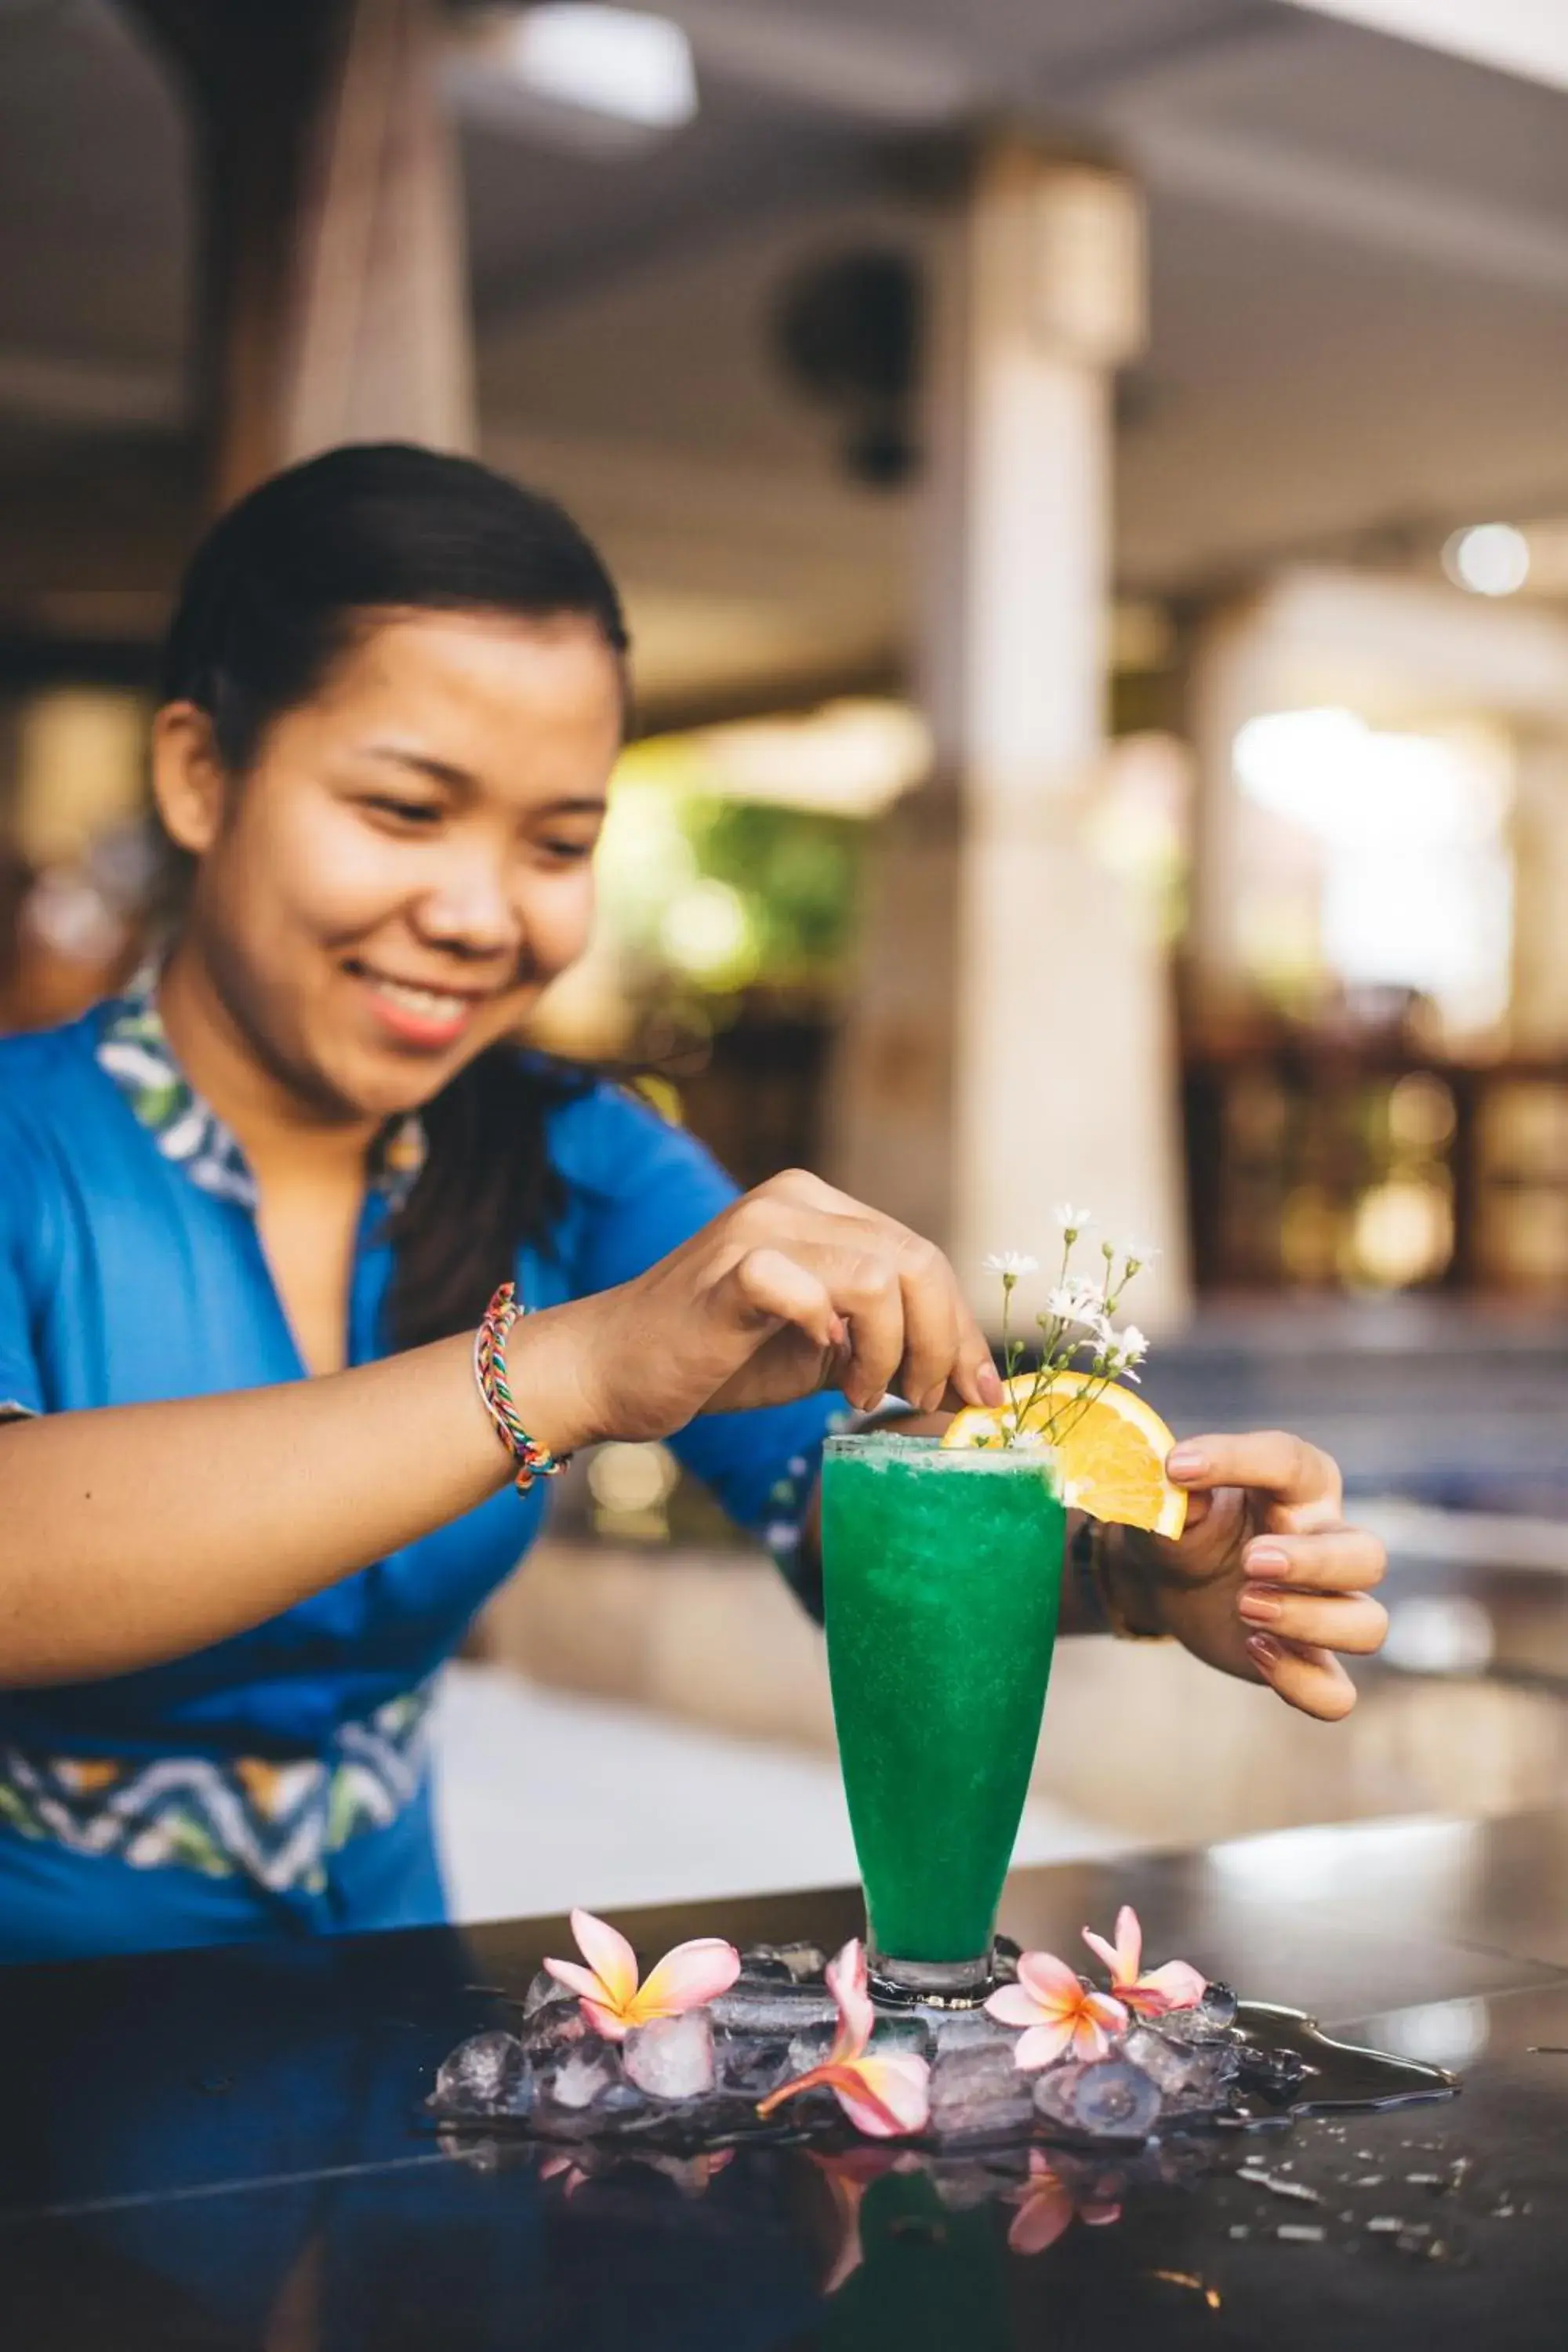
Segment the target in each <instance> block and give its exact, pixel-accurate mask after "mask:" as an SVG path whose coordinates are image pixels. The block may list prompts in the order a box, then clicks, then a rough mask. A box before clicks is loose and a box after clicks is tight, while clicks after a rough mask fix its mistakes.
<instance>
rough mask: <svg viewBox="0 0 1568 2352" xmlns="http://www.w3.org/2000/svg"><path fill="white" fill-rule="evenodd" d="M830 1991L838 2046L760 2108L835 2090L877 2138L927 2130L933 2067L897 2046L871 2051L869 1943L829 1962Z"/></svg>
mask: <svg viewBox="0 0 1568 2352" xmlns="http://www.w3.org/2000/svg"><path fill="white" fill-rule="evenodd" d="M827 1990H828V1991H829V1992H830V1993H831V1994H832V1995H833V1999H834V2003H835V2006H836V2007H837V2011H838V2030H837V2032H836V2033H835V2034H834V2037H833V2047H832V2049H831V2050H830V2051H829V2052H828V2053H827V2056H826V2059H825V2060H824V2062H823V2063H822V2064H821V2065H820V2066H811V2067H808V2068H807V2069H806V2072H805V2074H797V2075H796V2076H795V2080H794V2081H793V2082H790V2083H784V2084H781V2086H780V2087H779V2089H778V2090H776V2091H773V2092H770V2094H769V2095H768V2096H767V2097H766V2098H765V2099H763V2100H762V2101H761V2102H760V2103H759V2105H758V2107H757V2113H758V2115H759V2116H763V2117H764V2118H765V2117H767V2116H771V2115H772V2113H773V2109H774V2108H775V2107H776V2106H780V2105H782V2104H783V2103H784V2100H785V2099H794V2098H796V2097H798V2096H799V2095H800V2093H801V2092H802V2091H816V2090H824V2091H831V2092H832V2093H833V2095H834V2097H835V2098H836V2099H837V2102H838V2104H839V2105H840V2106H841V2107H842V2108H843V2110H844V2112H845V2114H846V2115H847V2116H848V2118H849V2120H850V2122H851V2123H852V2124H853V2125H854V2126H855V2128H856V2130H857V2131H863V2132H868V2133H869V2134H870V2136H871V2137H872V2138H873V2139H896V2138H897V2137H899V2136H900V2134H901V2133H904V2132H918V2131H923V2130H924V2129H925V2125H926V2117H927V2116H928V2115H929V2113H930V2106H931V2103H930V2099H929V2096H928V2084H929V2082H930V2079H931V2068H930V2067H929V2066H928V2065H927V2063H926V2062H925V2060H924V2059H923V2058H917V2057H916V2056H915V2055H914V2053H913V2052H912V2051H908V2050H893V2051H889V2053H888V2054H887V2055H886V2056H885V2057H884V2056H881V2055H873V2054H872V2053H870V2051H869V2050H868V2043H869V2042H870V2039H871V2029H872V2027H873V2026H874V2025H875V2023H876V2021H877V2019H876V2012H875V2011H874V2010H873V2009H872V2007H871V1996H870V1994H869V1992H868V1990H867V1989H866V1947H865V1945H864V1944H862V1943H861V1942H859V1940H858V1938H857V1939H854V1940H852V1941H850V1942H849V1943H847V1944H846V1945H845V1947H844V1949H843V1950H842V1951H841V1952H840V1953H839V1955H838V1957H837V1959H836V1960H834V1961H832V1962H831V1963H830V1964H829V1967H828V1970H827Z"/></svg>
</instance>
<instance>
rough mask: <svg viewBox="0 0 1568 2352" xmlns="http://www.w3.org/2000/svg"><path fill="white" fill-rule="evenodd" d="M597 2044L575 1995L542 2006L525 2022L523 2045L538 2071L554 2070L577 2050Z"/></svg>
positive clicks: (596, 2037) (544, 2003)
mask: <svg viewBox="0 0 1568 2352" xmlns="http://www.w3.org/2000/svg"><path fill="white" fill-rule="evenodd" d="M598 2041H599V2036H598V2034H597V2033H595V2031H594V2028H593V2027H592V2026H591V2025H590V2024H589V2022H588V2020H587V2019H586V2018H585V2017H584V2014H583V2011H582V2006H581V2004H580V2003H579V2001H578V2000H577V1997H576V1995H575V1994H574V1993H573V1994H568V1996H567V1998H566V1999H565V2000H547V2001H543V2002H541V2004H540V2005H539V2006H538V2007H537V2008H536V2009H535V2010H534V2011H533V2012H532V2014H531V2016H529V2017H525V2018H524V2020H523V2024H522V2045H523V2048H524V2049H525V2050H526V2051H527V2053H528V2058H529V2063H530V2064H531V2066H532V2067H533V2068H534V2069H535V2070H536V2071H537V2070H539V2069H540V2068H542V2067H549V2066H554V2065H556V2064H557V2063H559V2062H560V2061H561V2060H562V2059H563V2058H567V2057H569V2056H570V2055H571V2053H572V2052H573V2051H574V2050H578V2049H582V2048H583V2047H584V2046H585V2045H586V2044H587V2043H589V2042H594V2043H597V2042H598Z"/></svg>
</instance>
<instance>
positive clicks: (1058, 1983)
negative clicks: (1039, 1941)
mask: <svg viewBox="0 0 1568 2352" xmlns="http://www.w3.org/2000/svg"><path fill="white" fill-rule="evenodd" d="M985 2007H986V2011H987V2012H988V2014H989V2015H990V2016H992V2017H994V2018H995V2019H996V2020H997V2021H999V2022H1000V2023H1001V2024H1003V2025H1021V2026H1022V2027H1023V2028H1024V2029H1025V2030H1024V2032H1023V2033H1022V2034H1021V2035H1020V2036H1019V2039H1018V2044H1017V2047H1016V2050H1015V2051H1014V2053H1013V2063H1014V2064H1015V2065H1016V2066H1021V2067H1022V2068H1023V2069H1024V2070H1025V2072H1026V2073H1029V2072H1032V2071H1033V2070H1034V2069H1035V2068H1036V2067H1038V2066H1048V2065H1050V2063H1052V2061H1053V2060H1054V2059H1057V2058H1063V2057H1067V2056H1068V2055H1069V2054H1070V2055H1071V2056H1072V2057H1074V2058H1081V2059H1085V2060H1087V2059H1090V2058H1103V2057H1104V2056H1105V2053H1106V2052H1107V2051H1108V2050H1109V2049H1110V2037H1111V2035H1112V2034H1113V2033H1120V2032H1121V2029H1122V2027H1123V2026H1124V2025H1125V2024H1126V2022H1127V2011H1125V2010H1124V2009H1123V2008H1122V2006H1121V2002H1120V2001H1119V2000H1112V1999H1111V1997H1110V1993H1108V1992H1094V1991H1091V1990H1090V1989H1089V1986H1088V1985H1086V1984H1085V1983H1084V1982H1083V1979H1081V1978H1080V1977H1079V1975H1078V1974H1077V1972H1076V1970H1074V1969H1069V1968H1068V1964H1067V1962H1066V1961H1065V1960H1058V1958H1057V1956H1056V1954H1055V1953H1054V1952H1026V1953H1025V1954H1024V1955H1023V1957H1022V1958H1020V1960H1019V1962H1018V1981H1017V1983H1016V1984H1009V1985H1000V1986H998V1988H997V1990H995V1991H994V1993H993V1994H992V1996H991V1998H990V2000H988V2001H987V2002H986V2004H985Z"/></svg>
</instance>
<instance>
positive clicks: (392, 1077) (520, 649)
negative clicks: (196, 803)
mask: <svg viewBox="0 0 1568 2352" xmlns="http://www.w3.org/2000/svg"><path fill="white" fill-rule="evenodd" d="M621 723H622V698H621V681H620V677H619V673H618V669H617V666H616V657H615V656H614V655H613V654H612V652H611V651H610V649H609V647H608V646H607V645H606V644H605V639H604V636H603V635H602V634H601V632H600V631H599V629H598V628H597V627H596V625H595V624H594V623H593V622H592V621H591V620H588V619H586V618H584V617H580V616H577V615H569V616H562V617H559V618H556V619H552V620H542V621H538V622H523V621H514V620H510V619H506V618H502V617H493V618H492V617H490V616H488V615H487V616H475V615H472V614H416V615H413V616H410V617H408V618H393V619H388V620H386V621H384V622H383V623H380V624H378V625H374V626H373V627H372V628H370V629H369V630H368V631H367V632H366V633H365V634H364V635H363V637H362V638H360V639H359V640H358V642H357V643H356V644H355V645H354V646H353V648H352V649H351V650H350V651H349V652H347V653H346V654H345V655H344V656H343V657H342V660H341V661H340V662H339V663H338V664H337V666H336V667H335V668H334V669H333V670H332V672H331V675H330V677H328V679H327V681H326V683H325V685H324V686H323V688H321V692H320V694H319V695H318V696H317V697H316V698H314V699H313V700H312V701H310V703H308V704H306V705H305V706H304V707H302V708H301V709H297V710H292V711H289V712H287V713H285V714H284V716H283V717H281V718H280V719H278V720H277V721H276V722H275V723H274V725H273V726H272V727H271V728H270V729H269V730H268V733H267V735H266V737H265V738H264V740H263V741H262V744H261V747H260V750H259V752H258V757H257V759H256V761H255V763H254V765H253V767H252V769H251V771H250V772H249V773H248V774H247V775H246V776H245V777H244V778H242V779H239V780H237V781H233V782H225V783H224V784H223V785H222V786H221V790H217V789H216V788H212V789H213V790H214V791H215V793H216V801H215V810H214V816H213V820H212V822H211V824H210V825H209V826H208V827H206V834H207V837H205V838H201V837H198V838H195V839H192V838H190V835H189V821H188V818H181V817H179V815H178V813H177V812H176V814H175V822H174V824H173V829H174V831H175V833H176V837H177V838H180V839H182V840H184V842H185V845H187V846H190V847H194V848H195V850H196V851H197V854H198V857H199V866H198V873H197V879H196V887H195V897H194V899H193V903H192V908H191V919H190V943H191V944H193V945H195V946H196V947H197V948H198V949H199V950H200V953H201V957H202V960H203V962H204V963H205V966H206V968H207V970H208V972H209V973H210V976H211V978H212V981H213V982H214V983H215V985H216V989H217V991H218V993H219V995H220V996H221V999H222V1001H223V1003H224V1005H225V1008H226V1011H227V1013H228V1014H229V1015H230V1017H231V1018H232V1019H233V1020H234V1021H235V1022H236V1023H237V1024H238V1025H239V1027H240V1028H241V1029H242V1030H243V1032H244V1033H245V1034H246V1035H247V1038H248V1039H249V1041H250V1042H251V1043H252V1045H254V1046H255V1047H256V1048H257V1049H258V1051H259V1052H260V1053H261V1055H262V1056H263V1057H264V1059H265V1060H266V1061H267V1062H268V1065H269V1066H270V1067H271V1068H272V1069H273V1071H274V1072H275V1074H276V1075H277V1076H279V1077H281V1078H282V1079H284V1081H285V1082H286V1083H287V1084H288V1085H289V1087H291V1088H292V1089H293V1090H294V1091H296V1092H297V1093H299V1094H300V1095H301V1096H302V1097H305V1098H306V1099H308V1100H310V1101H312V1102H316V1103H319V1104H321V1106H322V1107H323V1108H328V1109H329V1110H331V1112H333V1113H334V1114H336V1115H340V1116H341V1115H342V1114H344V1113H347V1114H349V1115H350V1116H363V1117H367V1118H385V1117H388V1116H390V1115H391V1114H393V1113H394V1112H396V1111H400V1110H406V1109H412V1108H416V1107H417V1106H418V1105H419V1104H420V1103H422V1102H426V1101H427V1100H428V1099H429V1098H430V1097H431V1096H433V1095H435V1094H437V1093H438V1092H439V1091H440V1089H441V1087H444V1086H445V1085H446V1084H447V1081H448V1079H450V1078H451V1077H452V1076H453V1075H454V1074H455V1073H456V1072H457V1071H458V1069H459V1068H460V1067H461V1066H462V1065H463V1064H464V1063H466V1062H468V1061H469V1060H471V1059H472V1058H473V1056H474V1055H476V1054H478V1053H479V1052H480V1051H481V1050H482V1049H483V1048H484V1047H485V1046H487V1045H492V1044H494V1043H495V1042H496V1041H497V1040H498V1039H499V1038H501V1037H503V1036H505V1035H506V1034H508V1033H509V1032H510V1031H512V1030H514V1029H515V1028H516V1027H517V1026H518V1024H519V1023H520V1022H521V1021H522V1020H523V1019H524V1017H525V1016H526V1015H527V1014H528V1013H529V1012H530V1011H531V1009H532V1007H533V1005H534V1004H535V1003H536V1002H537V1000H538V998H539V996H540V994H541V992H542V991H543V989H544V988H545V987H546V986H547V985H548V983H549V982H551V981H552V980H553V979H555V978H556V976H557V975H558V974H559V973H560V972H562V971H564V970H565V968H566V966H567V965H568V964H570V963H572V962H574V961H575V959H576V958H577V957H578V956H580V955H581V954H582V952H583V950H584V948H585V946H586V945H587V940H588V932H589V928H590V925H591V922H592V919H593V910H594V883H593V869H592V862H591V861H592V857H593V852H594V848H595V843H596V842H597V840H598V836H599V831H600V828H601V826H602V824H603V823H604V817H605V791H606V786H607V782H608V778H609V773H610V769H611V767H612V765H613V763H614V761H615V758H616V751H617V750H618V748H619V743H620V736H621ZM160 798H161V800H162V801H163V805H164V814H165V818H166V819H168V818H169V817H170V815H171V810H170V804H169V803H170V796H169V794H168V793H166V792H165V791H163V788H162V782H161V784H160ZM198 831H200V827H198Z"/></svg>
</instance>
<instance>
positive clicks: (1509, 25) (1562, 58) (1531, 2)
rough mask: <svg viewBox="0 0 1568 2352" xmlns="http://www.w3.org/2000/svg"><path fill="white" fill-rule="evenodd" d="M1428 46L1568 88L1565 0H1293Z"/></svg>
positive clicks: (1318, 12)
mask: <svg viewBox="0 0 1568 2352" xmlns="http://www.w3.org/2000/svg"><path fill="white" fill-rule="evenodd" d="M1289 5H1291V6H1292V7H1296V8H1301V9H1308V10H1310V12H1311V13H1312V14H1313V15H1314V16H1336V17H1338V18H1340V19H1341V20H1342V22H1343V23H1345V24H1348V25H1363V26H1366V27H1367V28H1368V29H1369V30H1371V31H1373V32H1376V33H1388V34H1392V35H1393V36H1394V37H1395V38H1396V39H1399V40H1404V41H1415V42H1417V43H1419V44H1420V45H1421V46H1422V47H1425V48H1430V49H1447V51H1448V52H1449V54H1450V55H1451V56H1453V57H1457V58H1469V59H1470V61H1471V62H1472V63H1473V64H1476V65H1483V66H1492V67H1495V68H1498V69H1499V70H1500V71H1501V72H1503V73H1510V74H1517V75H1519V76H1520V77H1521V79H1523V80H1526V81H1538V82H1544V83H1546V84H1547V86H1548V87H1549V88H1550V89H1568V8H1565V7H1564V6H1563V0H1289Z"/></svg>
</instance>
